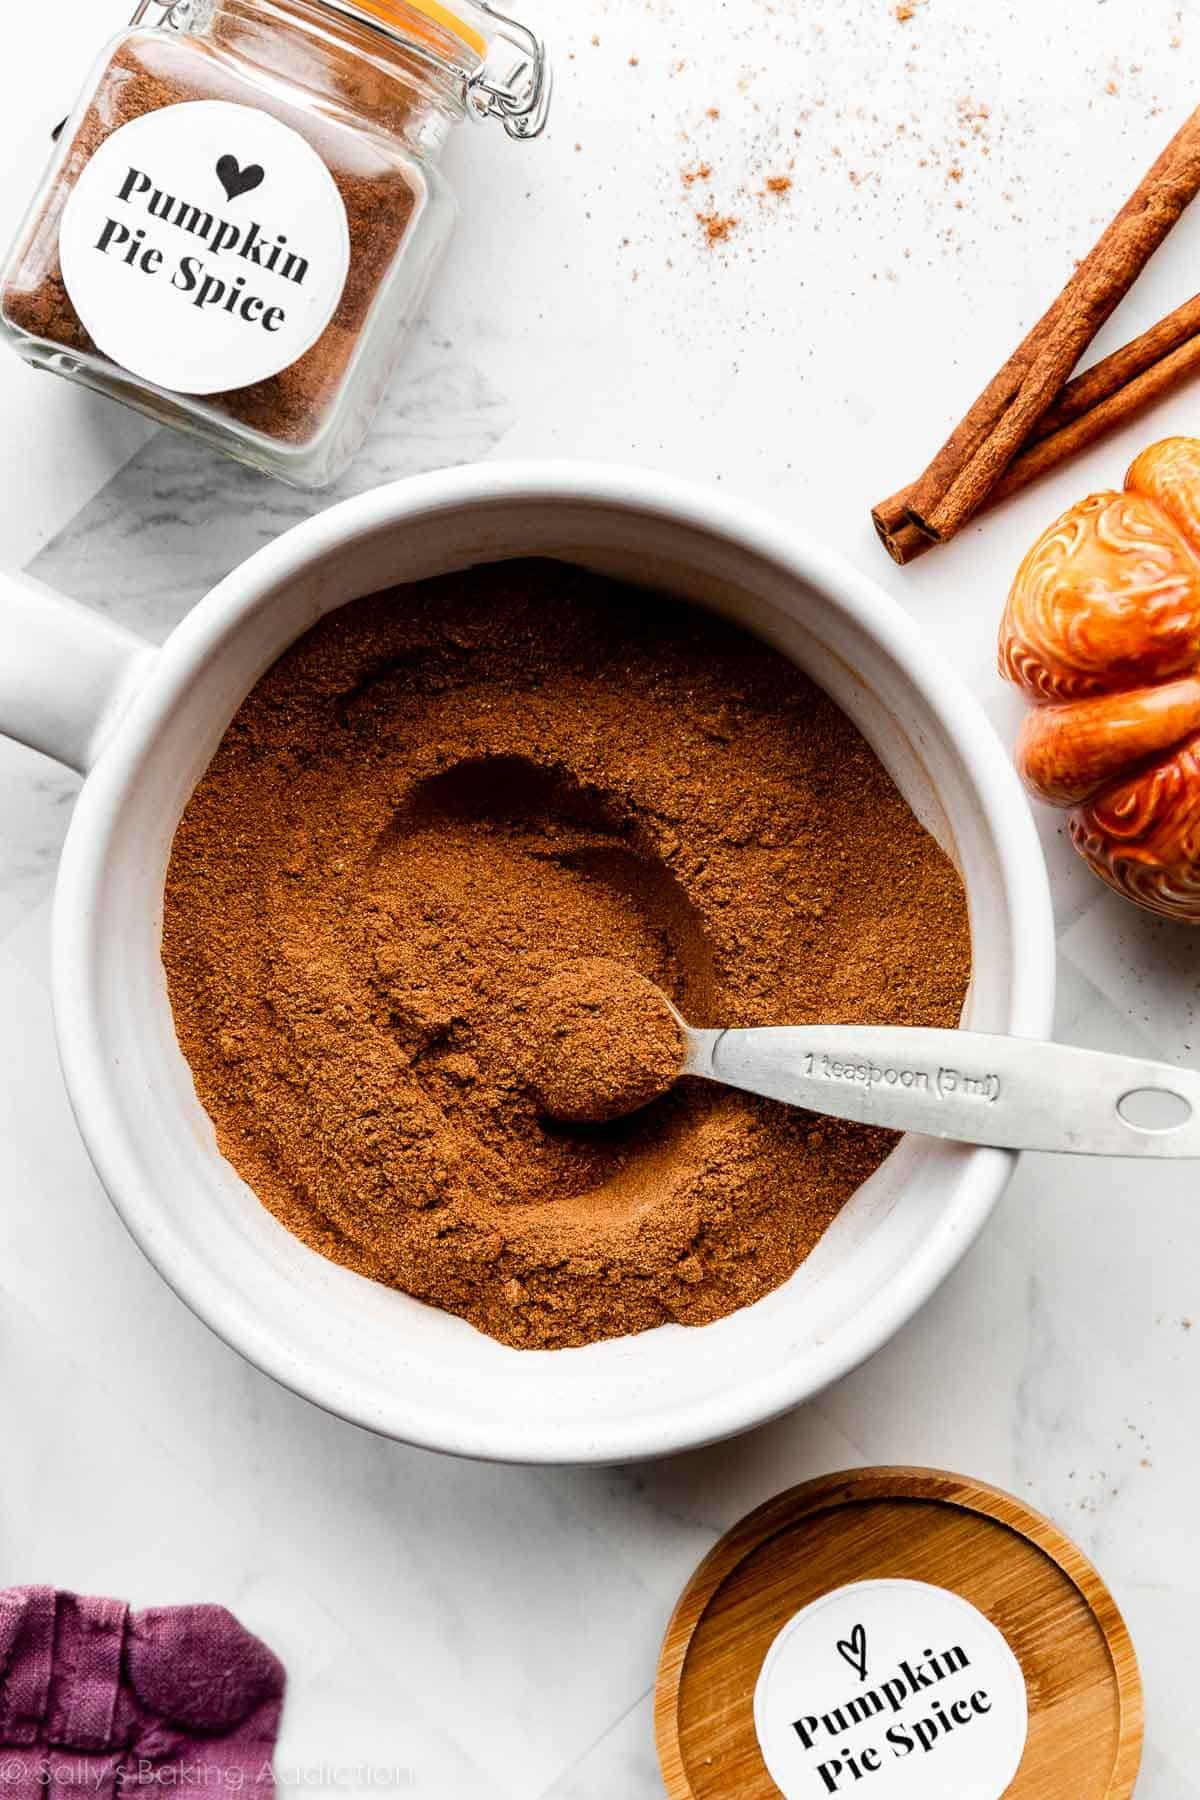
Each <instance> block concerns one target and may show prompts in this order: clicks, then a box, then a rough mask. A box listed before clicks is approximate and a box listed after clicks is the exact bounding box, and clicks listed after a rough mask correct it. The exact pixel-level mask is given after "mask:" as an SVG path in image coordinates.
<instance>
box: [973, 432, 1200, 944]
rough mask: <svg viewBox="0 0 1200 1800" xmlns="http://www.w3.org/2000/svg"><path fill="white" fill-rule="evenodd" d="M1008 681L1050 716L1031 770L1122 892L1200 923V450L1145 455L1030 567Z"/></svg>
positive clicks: (1009, 629)
mask: <svg viewBox="0 0 1200 1800" xmlns="http://www.w3.org/2000/svg"><path fill="white" fill-rule="evenodd" d="M1000 668H1001V672H1002V673H1003V674H1004V675H1006V676H1007V677H1008V679H1009V680H1010V681H1014V682H1016V684H1017V686H1018V687H1021V688H1023V689H1024V690H1025V692H1026V693H1027V694H1028V695H1029V696H1030V698H1031V699H1032V700H1033V701H1035V702H1036V705H1035V709H1034V710H1033V711H1032V712H1031V713H1030V714H1029V716H1028V718H1027V719H1026V721H1025V725H1024V728H1023V730H1022V732H1021V737H1020V741H1019V743H1018V746H1017V766H1018V768H1019V769H1020V771H1021V774H1022V776H1023V778H1024V780H1025V783H1026V785H1027V786H1028V787H1029V788H1030V789H1031V790H1032V791H1033V793H1035V794H1036V795H1038V796H1039V798H1041V799H1043V800H1047V801H1049V802H1050V804H1051V805H1053V806H1063V807H1070V808H1071V821H1070V823H1071V836H1072V838H1073V839H1074V841H1075V846H1076V849H1077V850H1078V851H1079V852H1080V854H1081V855H1082V856H1083V857H1084V858H1085V860H1086V861H1087V862H1088V863H1090V864H1091V866H1092V868H1093V869H1094V870H1095V871H1096V873H1097V874H1098V875H1100V876H1102V877H1103V879H1104V880H1105V881H1107V882H1109V883H1110V884H1111V885H1112V886H1113V887H1115V888H1116V889H1117V890H1118V891H1119V892H1120V893H1123V894H1126V895H1128V897H1129V898H1130V899H1131V900H1136V901H1137V902H1138V904H1139V905H1141V906H1145V907H1149V909H1150V910H1151V911H1152V912H1158V913H1166V914H1167V915H1168V917H1170V918H1174V919H1185V920H1188V921H1189V922H1190V923H1192V924H1196V925H1200V439H1197V438H1167V439H1165V440H1164V441H1163V442H1162V443H1161V444H1154V445H1152V446H1151V448H1150V449H1149V450H1146V451H1144V452H1143V453H1142V455H1141V456H1139V457H1138V459H1137V461H1136V462H1135V463H1134V465H1133V467H1132V468H1131V469H1130V471H1129V474H1128V475H1127V476H1126V478H1125V492H1124V493H1123V494H1116V493H1105V494H1093V495H1092V496H1091V498H1090V499H1088V500H1084V501H1082V502H1081V503H1080V504H1079V505H1078V506H1073V507H1072V508H1071V510H1070V512H1067V513H1064V514H1063V517H1062V518H1061V519H1059V521H1058V522H1057V524H1055V525H1052V526H1051V527H1050V529H1049V531H1047V532H1046V533H1045V535H1044V536H1043V537H1042V538H1040V539H1039V540H1038V542H1037V543H1036V544H1035V545H1034V546H1033V549H1032V550H1031V551H1030V552H1029V555H1028V556H1027V557H1026V558H1025V561H1024V562H1023V563H1022V564H1021V567H1020V569H1019V571H1018V573H1017V579H1016V581H1015V582H1014V583H1013V589H1012V593H1011V594H1010V595H1009V599H1008V607H1007V610H1006V612H1005V615H1004V623H1003V625H1002V627H1001V631H1000Z"/></svg>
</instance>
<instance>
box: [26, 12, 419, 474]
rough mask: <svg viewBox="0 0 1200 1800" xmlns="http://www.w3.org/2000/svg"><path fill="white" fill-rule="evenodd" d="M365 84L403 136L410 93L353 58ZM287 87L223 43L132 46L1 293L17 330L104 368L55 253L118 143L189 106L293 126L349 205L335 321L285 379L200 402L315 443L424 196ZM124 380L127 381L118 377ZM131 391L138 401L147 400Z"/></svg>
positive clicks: (148, 38)
mask: <svg viewBox="0 0 1200 1800" xmlns="http://www.w3.org/2000/svg"><path fill="white" fill-rule="evenodd" d="M343 60H344V62H345V63H346V65H347V66H348V67H349V66H351V65H352V66H353V70H354V80H355V82H356V83H357V84H359V85H360V86H361V84H364V83H367V82H372V81H373V90H372V95H371V98H372V101H373V105H374V108H375V111H376V113H379V112H380V110H381V107H382V104H383V102H382V100H381V97H380V95H381V92H382V93H383V95H384V96H386V98H387V100H388V101H389V102H390V105H391V110H392V116H391V118H390V119H389V120H385V122H387V123H389V124H390V128H391V129H392V130H393V131H396V132H399V130H400V129H401V127H402V124H403V115H404V109H405V106H406V105H407V99H406V90H405V88H404V86H403V84H402V83H400V82H398V81H392V82H390V83H385V82H384V81H383V79H382V78H381V77H380V76H379V75H377V74H376V75H374V76H372V72H371V70H370V69H369V68H368V67H366V66H365V65H363V64H361V63H359V62H358V61H356V60H354V59H353V58H351V57H349V56H347V57H345V58H344V59H343ZM287 91H288V90H287V88H286V86H284V85H283V83H282V82H279V83H277V84H276V85H275V87H274V88H273V89H272V90H270V91H269V92H268V91H267V90H266V88H265V87H264V85H263V84H262V83H261V82H258V81H255V82H252V81H251V80H250V79H249V77H248V76H247V74H246V72H245V71H244V69H243V67H242V65H241V63H240V62H239V60H238V59H237V58H236V57H235V56H233V55H232V54H230V53H229V52H228V51H227V50H225V49H224V48H223V47H222V45H221V43H220V41H219V40H218V41H217V42H215V43H211V44H210V43H208V42H206V41H205V40H203V39H195V38H190V37H182V36H175V35H172V34H171V33H169V32H162V31H146V32H141V33H134V34H131V35H130V36H128V37H126V38H125V39H124V40H123V41H122V43H121V44H120V46H119V47H118V49H117V50H116V51H115V53H114V55H113V57H112V60H111V62H110V64H109V66H108V68H107V70H106V71H105V74H104V76H103V77H102V79H101V82H100V86H99V88H98V90H97V93H96V96H95V99H94V100H93V102H92V104H91V106H90V107H89V108H88V110H87V112H86V113H85V115H84V117H83V120H82V123H81V124H80V126H79V129H78V131H77V132H76V134H75V137H74V139H73V140H72V143H71V146H70V150H69V152H68V156H67V161H66V164H65V166H64V168H63V171H62V175H61V177H60V179H59V180H58V182H56V184H55V187H54V189H53V191H52V193H51V196H50V198H49V200H48V202H47V204H46V205H45V207H44V208H43V209H42V211H41V213H40V214H39V215H37V216H36V217H35V218H34V219H33V220H32V221H31V223H30V225H29V227H28V228H27V231H26V236H25V240H24V242H23V244H22V247H21V250H20V254H19V260H18V261H17V263H16V265H15V267H14V269H13V271H12V273H11V274H10V276H9V279H8V281H7V282H6V284H5V286H4V288H3V291H2V292H0V311H2V312H3V315H4V318H5V319H6V320H7V322H8V323H9V325H11V326H13V327H14V328H15V329H17V330H19V331H23V332H27V333H29V335H30V336H32V337H35V338H40V339H44V340H46V341H47V342H48V343H50V344H53V345H59V346H61V347H62V348H64V349H66V350H71V351H76V352H79V353H81V354H88V355H91V356H95V357H97V358H98V359H99V360H101V361H103V362H105V364H106V367H107V368H109V369H110V370H111V369H112V367H113V365H111V364H109V363H108V362H107V359H105V358H104V357H103V356H102V354H101V352H100V351H99V350H98V349H97V347H96V345H95V344H94V343H93V342H92V340H91V338H90V337H89V335H88V333H87V331H86V330H85V329H84V326H83V324H82V322H81V320H80V318H79V315H78V314H77V313H76V311H75V308H74V306H73V305H72V303H71V297H70V295H69V294H68V292H67V287H66V283H65V282H64V280H63V275H62V265H61V263H60V260H59V253H58V229H59V223H60V220H61V218H62V212H63V208H64V207H65V205H66V203H67V200H68V198H69V196H70V193H71V189H72V188H73V187H74V185H75V183H76V182H77V181H78V179H79V177H80V175H81V174H82V173H83V171H84V169H85V168H86V166H87V164H88V163H89V162H90V161H91V158H92V157H93V156H94V155H95V153H96V151H97V150H98V149H99V147H100V145H101V144H102V143H103V142H104V140H105V139H106V138H107V137H110V136H111V135H112V133H113V132H114V131H117V130H119V129H120V128H121V126H123V125H127V124H129V123H130V122H131V121H132V120H134V119H138V118H141V117H142V115H143V114H145V113H149V112H155V111H157V110H158V109H160V108H161V107H165V106H175V105H180V104H182V103H184V102H187V101H192V100H224V101H228V102H234V103H239V104H242V105H252V106H254V107H256V108H257V109H258V110H260V111H264V112H269V113H271V114H272V115H273V116H274V117H275V118H277V119H279V120H281V121H282V122H283V123H284V124H286V125H290V126H291V127H292V128H293V130H295V131H297V132H299V133H300V135H301V136H302V137H304V138H307V139H308V141H309V142H310V143H311V144H312V145H313V147H314V148H315V149H316V150H317V151H318V153H319V154H320V155H321V157H322V159H323V160H324V162H325V164H326V166H327V167H328V169H329V172H330V174H331V175H332V176H333V179H334V181H335V182H336V184H337V187H338V190H339V192H340V193H341V196H342V199H343V201H344V202H345V205H346V216H347V221H348V224H349V229H350V269H349V274H348V276H347V279H346V286H345V289H344V290H343V293H342V297H341V300H340V302H339V304H338V307H337V310H336V312H335V313H334V315H333V318H332V319H331V320H330V322H329V325H328V326H327V327H326V329H325V332H324V333H323V335H322V336H321V337H320V338H319V339H318V340H317V342H316V344H314V345H313V347H312V349H311V350H309V351H308V352H307V353H306V354H305V355H304V356H302V357H300V358H299V360H298V361H296V362H294V363H292V365H291V366H290V367H289V368H286V369H284V370H283V371H282V372H281V373H280V374H278V375H274V376H272V377H270V379H269V380H266V381H258V382H254V383H252V384H251V385H250V386H248V387H243V388H238V389H236V390H235V391H232V392H229V393H224V394H212V395H208V396H206V397H205V398H204V400H203V401H194V402H193V404H194V405H196V406H197V407H198V408H201V409H207V410H210V411H212V412H214V413H217V414H219V415H222V416H224V417H228V418H232V419H236V420H238V421H239V422H240V423H241V424H243V425H245V426H247V427H249V429H250V430H252V431H257V432H260V433H261V434H262V435H263V436H264V437H268V438H271V439H272V440H277V441H284V442H288V443H307V442H309V441H310V440H311V439H312V438H314V437H316V436H317V434H318V433H319V432H320V430H321V429H322V427H323V426H324V425H325V423H326V420H327V417H328V415H329V412H330V409H331V408H332V405H333V403H334V401H335V399H336V397H337V394H338V391H339V389H340V388H341V385H342V383H343V381H344V380H345V378H346V375H347V373H348V371H349V367H350V363H351V359H352V357H353V356H354V353H355V350H356V349H357V347H358V343H359V339H360V336H361V333H362V330H363V327H364V326H365V324H366V322H367V318H368V314H369V313H370V310H371V307H372V305H373V304H374V302H375V300H376V297H377V295H378V293H379V290H380V288H381V286H382V284H383V282H384V281H385V280H386V278H387V276H388V274H389V272H390V270H391V268H392V266H393V264H394V262H395V260H396V257H397V255H398V254H399V252H400V248H401V244H402V241H403V239H404V238H405V236H406V234H407V231H408V228H409V224H410V222H411V220H412V216H413V212H414V209H415V205H416V195H415V193H414V190H413V186H412V182H411V180H410V179H409V177H408V175H407V173H406V172H405V169H404V168H403V167H401V166H399V164H398V162H397V159H396V156H395V154H394V151H393V149H392V147H391V146H390V145H389V143H388V142H387V140H386V139H385V138H384V137H383V136H382V135H381V134H372V133H368V132H366V131H357V130H352V129H347V128H345V127H340V126H339V125H338V124H337V123H336V122H335V120H334V119H333V117H332V114H330V116H327V117H325V118H322V115H321V112H320V111H319V110H318V109H317V108H316V107H315V106H312V105H306V104H305V103H304V99H303V90H300V91H299V92H298V93H297V96H296V99H295V100H294V101H289V100H288V98H287ZM118 373H119V371H118ZM141 385H142V384H140V383H137V382H132V383H131V394H132V393H133V392H135V391H137V390H139V389H140V388H141Z"/></svg>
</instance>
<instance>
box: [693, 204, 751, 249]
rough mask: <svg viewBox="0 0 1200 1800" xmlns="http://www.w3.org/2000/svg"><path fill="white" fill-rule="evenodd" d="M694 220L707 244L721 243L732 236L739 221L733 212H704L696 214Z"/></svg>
mask: <svg viewBox="0 0 1200 1800" xmlns="http://www.w3.org/2000/svg"><path fill="white" fill-rule="evenodd" d="M696 222H697V224H698V225H699V226H700V229H701V230H702V231H703V233H704V236H705V240H706V241H707V242H708V243H709V244H723V243H725V241H726V239H728V238H730V237H732V236H733V234H734V232H735V231H736V230H737V228H738V224H739V223H740V221H739V220H738V219H737V217H736V215H735V214H733V213H718V212H705V213H697V214H696Z"/></svg>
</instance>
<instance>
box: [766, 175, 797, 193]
mask: <svg viewBox="0 0 1200 1800" xmlns="http://www.w3.org/2000/svg"><path fill="white" fill-rule="evenodd" d="M791 191H792V178H791V176H790V175H768V176H767V192H768V194H790V193H791Z"/></svg>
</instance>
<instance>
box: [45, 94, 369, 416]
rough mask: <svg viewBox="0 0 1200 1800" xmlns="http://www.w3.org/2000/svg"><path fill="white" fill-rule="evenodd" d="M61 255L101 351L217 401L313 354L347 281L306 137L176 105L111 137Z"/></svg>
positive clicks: (341, 213)
mask: <svg viewBox="0 0 1200 1800" xmlns="http://www.w3.org/2000/svg"><path fill="white" fill-rule="evenodd" d="M59 255H60V257H61V261H62V271H63V280H64V281H65V283H66V286H67V292H68V294H69V295H70V297H71V304H72V305H73V306H74V308H75V310H76V312H77V313H78V314H79V317H80V319H81V320H82V322H83V325H84V327H85V328H86V330H87V332H88V334H89V336H90V337H91V338H92V339H93V341H94V342H95V343H96V345H97V346H98V347H99V348H100V349H101V350H102V351H103V352H104V354H105V356H107V357H110V358H111V359H112V361H113V362H115V363H119V364H120V366H121V367H122V368H123V369H128V371H129V372H130V374H131V375H137V376H139V377H140V378H141V379H142V380H143V381H150V382H153V383H154V384H155V386H157V387H162V388H168V389H170V390H172V391H173V392H175V393H180V394H217V393H222V392H224V391H225V390H227V389H234V388H242V387H248V386H249V385H250V384H251V382H255V381H265V380H267V378H268V377H269V376H272V375H278V374H279V372H280V370H281V369H286V368H288V367H290V365H291V364H292V363H294V362H296V361H297V359H298V358H299V357H301V356H303V355H304V353H305V351H306V350H311V348H312V346H313V345H314V344H315V343H316V341H317V339H318V338H319V337H320V336H321V334H322V332H323V331H324V330H325V328H326V326H327V325H328V324H329V321H330V319H331V318H332V317H333V314H334V312H335V310H336V308H337V304H338V301H339V300H340V299H341V297H342V290H343V289H344V288H345V285H346V276H347V273H348V271H349V268H350V227H349V223H348V221H347V218H346V207H345V204H344V202H343V200H342V196H341V194H340V193H339V192H338V187H337V183H336V182H335V181H334V179H333V176H332V175H331V174H330V172H329V170H328V169H327V168H326V166H325V164H324V163H323V162H322V161H321V158H320V157H319V156H318V155H317V153H316V151H315V150H314V149H313V147H312V145H311V144H308V143H306V142H305V140H304V139H303V138H302V137H301V136H300V134H299V132H296V131H293V130H292V129H291V127H290V126H288V125H282V124H281V123H280V122H279V120H278V119H274V118H272V117H271V115H270V114H269V113H264V112H258V111H256V109H255V108H254V107H251V106H235V105H232V104H230V103H229V102H228V101H224V100H185V101H181V102H180V103H179V104H178V105H177V106H165V107H162V108H161V109H160V110H159V111H157V112H150V113H146V114H145V115H144V116H143V117H142V118H139V119H133V120H131V121H130V123H129V124H128V125H122V126H121V128H120V130H118V131H114V132H113V134H112V136H111V137H109V138H106V139H105V141H104V143H103V144H101V146H100V148H99V149H98V150H97V151H96V154H95V155H94V156H93V157H92V159H91V161H90V162H89V163H88V164H87V166H86V167H85V168H84V170H83V173H82V174H81V175H80V177H79V180H78V181H77V183H76V184H75V187H74V189H73V190H72V193H71V196H70V198H69V200H68V201H67V204H66V207H65V208H64V211H63V218H62V225H61V227H60V232H59Z"/></svg>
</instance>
